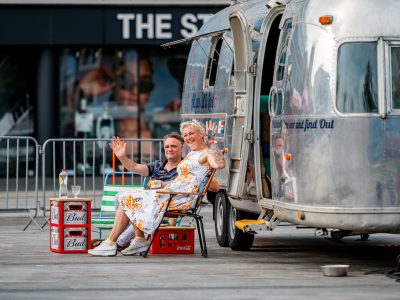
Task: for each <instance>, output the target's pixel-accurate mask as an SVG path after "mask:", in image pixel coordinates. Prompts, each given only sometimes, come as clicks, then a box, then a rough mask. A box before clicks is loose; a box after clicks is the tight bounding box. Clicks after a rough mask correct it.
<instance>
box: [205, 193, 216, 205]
mask: <svg viewBox="0 0 400 300" xmlns="http://www.w3.org/2000/svg"><path fill="white" fill-rule="evenodd" d="M216 197H217V193H215V192H207V200H208V201H209V202H211V203H212V204H213V205H214V203H215V198H216Z"/></svg>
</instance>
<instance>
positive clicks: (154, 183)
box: [150, 180, 161, 189]
mask: <svg viewBox="0 0 400 300" xmlns="http://www.w3.org/2000/svg"><path fill="white" fill-rule="evenodd" d="M150 188H151V189H160V188H161V180H152V181H150Z"/></svg>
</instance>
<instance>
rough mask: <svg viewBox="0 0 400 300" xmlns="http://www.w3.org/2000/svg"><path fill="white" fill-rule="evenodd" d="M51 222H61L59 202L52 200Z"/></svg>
mask: <svg viewBox="0 0 400 300" xmlns="http://www.w3.org/2000/svg"><path fill="white" fill-rule="evenodd" d="M50 218H51V219H50V223H52V224H59V223H60V207H59V206H58V202H56V201H51V205H50Z"/></svg>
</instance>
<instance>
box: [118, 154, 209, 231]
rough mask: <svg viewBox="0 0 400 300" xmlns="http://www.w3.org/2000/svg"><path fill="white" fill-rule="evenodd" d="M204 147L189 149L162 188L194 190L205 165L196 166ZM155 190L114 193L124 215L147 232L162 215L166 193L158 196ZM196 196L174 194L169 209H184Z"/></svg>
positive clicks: (196, 188) (201, 176)
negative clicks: (175, 174) (170, 179)
mask: <svg viewBox="0 0 400 300" xmlns="http://www.w3.org/2000/svg"><path fill="white" fill-rule="evenodd" d="M204 152H205V150H200V151H191V152H189V154H188V155H187V156H186V158H184V159H183V160H182V161H181V162H180V163H179V165H178V167H177V170H178V176H177V177H176V178H175V179H174V180H173V181H171V182H170V183H169V184H168V185H167V186H166V187H165V188H164V189H163V190H164V191H174V192H191V193H192V192H198V191H199V189H200V185H201V183H202V181H203V179H204V177H205V176H206V175H207V174H208V172H209V168H208V167H207V166H203V165H200V163H199V158H200V156H201V155H202V154H203V153H204ZM156 192H157V190H141V191H133V192H127V191H125V192H120V193H118V194H117V200H118V201H119V203H120V205H121V207H122V209H123V210H124V212H125V214H126V215H127V216H128V218H129V219H130V220H131V222H132V223H133V224H134V225H136V226H137V227H138V228H139V229H140V230H142V231H144V232H145V233H148V234H151V233H152V232H153V231H154V230H155V229H156V228H157V226H158V223H159V222H160V221H161V218H162V216H163V215H164V211H165V208H166V206H167V202H168V199H169V195H158V194H156ZM195 199H196V196H181V195H178V196H175V197H174V198H173V199H172V201H171V203H170V205H169V209H179V210H185V209H189V208H191V207H192V206H193V204H194V200H195Z"/></svg>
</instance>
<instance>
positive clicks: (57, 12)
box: [0, 1, 229, 143]
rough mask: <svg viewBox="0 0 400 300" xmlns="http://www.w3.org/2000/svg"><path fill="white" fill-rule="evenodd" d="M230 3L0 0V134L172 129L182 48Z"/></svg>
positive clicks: (155, 133) (152, 134) (149, 134)
mask: <svg viewBox="0 0 400 300" xmlns="http://www.w3.org/2000/svg"><path fill="white" fill-rule="evenodd" d="M227 5H229V1H212V2H211V1H202V2H201V3H200V2H199V1H144V2H141V1H0V8H1V9H0V26H1V28H2V29H1V30H0V135H19V136H32V137H34V138H36V139H37V140H38V141H39V143H42V142H43V141H45V140H46V139H49V138H56V137H63V138H71V137H94V138H109V137H112V136H113V135H119V136H121V137H131V138H132V137H142V138H159V137H162V136H163V135H164V134H165V133H167V132H170V131H172V130H177V128H178V124H179V120H180V117H179V113H180V106H181V91H182V85H183V78H184V71H185V66H186V59H187V54H188V51H189V46H188V45H178V46H176V47H174V48H173V49H167V50H164V49H162V48H161V47H160V45H161V44H163V43H166V42H171V41H174V40H178V39H183V38H188V37H191V36H193V35H194V34H195V33H196V32H197V30H198V29H199V28H200V27H201V25H202V24H203V22H205V21H206V20H207V19H208V18H209V17H210V16H212V14H214V13H215V12H217V11H218V10H220V9H222V8H223V7H226V6H227Z"/></svg>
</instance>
